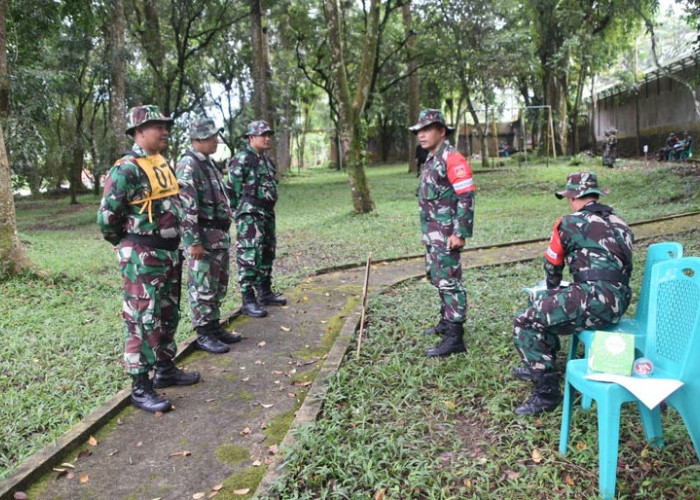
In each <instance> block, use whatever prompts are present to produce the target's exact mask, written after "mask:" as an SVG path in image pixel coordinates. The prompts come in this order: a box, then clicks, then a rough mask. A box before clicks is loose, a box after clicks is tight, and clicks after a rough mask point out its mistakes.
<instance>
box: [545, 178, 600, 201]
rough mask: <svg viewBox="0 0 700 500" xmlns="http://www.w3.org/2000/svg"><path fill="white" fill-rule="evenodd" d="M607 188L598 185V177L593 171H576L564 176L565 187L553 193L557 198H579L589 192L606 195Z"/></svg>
mask: <svg viewBox="0 0 700 500" xmlns="http://www.w3.org/2000/svg"><path fill="white" fill-rule="evenodd" d="M608 193H609V191H608V190H607V189H600V188H599V187H598V178H597V177H596V175H595V174H594V173H593V172H576V173H575V174H569V176H568V177H567V178H566V189H565V190H564V191H559V192H556V193H554V196H556V197H557V198H559V199H560V200H561V199H562V198H581V197H583V196H586V195H589V194H599V195H606V194H608Z"/></svg>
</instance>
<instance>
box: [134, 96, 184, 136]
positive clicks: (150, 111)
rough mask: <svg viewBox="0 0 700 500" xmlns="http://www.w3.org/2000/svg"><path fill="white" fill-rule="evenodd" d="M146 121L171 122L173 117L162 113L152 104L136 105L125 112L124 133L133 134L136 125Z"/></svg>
mask: <svg viewBox="0 0 700 500" xmlns="http://www.w3.org/2000/svg"><path fill="white" fill-rule="evenodd" d="M148 122H165V123H167V124H172V123H173V119H172V117H170V116H165V115H163V113H161V112H160V108H159V107H158V106H155V105H153V104H146V105H145V106H136V107H134V108H131V109H130V110H129V111H127V113H126V133H127V134H128V135H134V130H136V127H138V126H139V125H143V124H144V123H148Z"/></svg>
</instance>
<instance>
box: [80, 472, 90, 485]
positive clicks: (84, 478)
mask: <svg viewBox="0 0 700 500" xmlns="http://www.w3.org/2000/svg"><path fill="white" fill-rule="evenodd" d="M89 480H90V478H89V477H88V475H87V474H85V473H84V472H83V473H82V474H80V484H85V483H87V482H88V481H89Z"/></svg>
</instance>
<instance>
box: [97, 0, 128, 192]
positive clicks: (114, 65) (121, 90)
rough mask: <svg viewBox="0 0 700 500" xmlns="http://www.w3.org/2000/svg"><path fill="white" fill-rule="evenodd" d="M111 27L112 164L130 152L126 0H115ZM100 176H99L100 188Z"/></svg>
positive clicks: (109, 55) (110, 118) (110, 134)
mask: <svg viewBox="0 0 700 500" xmlns="http://www.w3.org/2000/svg"><path fill="white" fill-rule="evenodd" d="M109 19H110V22H109V23H108V29H109V33H108V37H109V38H108V55H107V56H108V59H107V60H108V61H109V83H110V85H109V90H110V96H109V97H110V98H109V125H110V126H109V130H108V151H109V152H108V161H110V162H111V161H114V160H116V159H117V158H118V157H119V156H120V155H121V154H122V153H123V152H124V151H125V150H126V136H125V135H124V130H126V50H125V27H124V26H125V18H124V0H111V15H110V17H109ZM97 179H99V172H98V175H96V176H95V180H96V182H95V185H97Z"/></svg>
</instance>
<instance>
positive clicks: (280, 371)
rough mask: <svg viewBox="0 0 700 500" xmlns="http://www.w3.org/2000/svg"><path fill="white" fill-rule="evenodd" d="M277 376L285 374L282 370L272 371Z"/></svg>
mask: <svg viewBox="0 0 700 500" xmlns="http://www.w3.org/2000/svg"><path fill="white" fill-rule="evenodd" d="M272 373H274V374H275V375H282V374H283V373H284V372H283V371H282V370H272Z"/></svg>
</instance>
